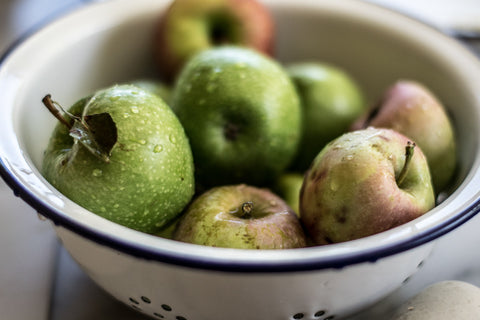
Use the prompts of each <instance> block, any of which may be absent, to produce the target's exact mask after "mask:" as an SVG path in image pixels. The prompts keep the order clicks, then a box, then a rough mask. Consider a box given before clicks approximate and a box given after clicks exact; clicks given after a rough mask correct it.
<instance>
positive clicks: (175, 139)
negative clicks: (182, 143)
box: [168, 134, 177, 144]
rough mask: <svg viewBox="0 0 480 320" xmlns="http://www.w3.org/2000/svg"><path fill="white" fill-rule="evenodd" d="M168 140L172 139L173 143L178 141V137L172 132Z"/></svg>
mask: <svg viewBox="0 0 480 320" xmlns="http://www.w3.org/2000/svg"><path fill="white" fill-rule="evenodd" d="M168 140H170V142H171V143H173V144H175V143H177V138H176V137H175V135H174V134H170V135H169V136H168Z"/></svg>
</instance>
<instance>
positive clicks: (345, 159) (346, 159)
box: [342, 154, 353, 161]
mask: <svg viewBox="0 0 480 320" xmlns="http://www.w3.org/2000/svg"><path fill="white" fill-rule="evenodd" d="M342 160H343V161H350V160H353V155H352V154H349V155H347V156H345V157H343V158H342Z"/></svg>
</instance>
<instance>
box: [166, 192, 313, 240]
mask: <svg viewBox="0 0 480 320" xmlns="http://www.w3.org/2000/svg"><path fill="white" fill-rule="evenodd" d="M246 202H252V203H253V211H252V214H251V217H250V218H242V217H239V216H237V213H238V212H239V211H241V210H242V209H241V207H242V204H243V203H246ZM173 238H174V239H175V240H179V241H183V242H189V243H194V244H199V245H206V246H214V247H225V248H237V249H289V248H301V247H305V245H306V239H305V234H304V232H303V229H302V227H301V225H300V221H299V220H298V218H297V216H296V215H295V213H294V212H293V210H292V209H291V208H290V207H289V206H288V205H287V204H286V203H285V202H284V201H283V200H282V199H281V198H279V197H278V196H277V195H275V194H273V193H272V192H270V191H269V190H268V189H260V188H256V187H252V186H247V185H232V186H221V187H216V188H213V189H210V190H209V191H207V192H205V193H203V194H202V195H201V196H199V197H198V198H196V199H195V200H194V201H193V202H192V204H191V205H190V206H189V208H188V209H187V212H186V213H185V215H184V216H183V217H182V218H181V220H180V221H179V224H178V227H177V230H176V231H175V233H174V236H173Z"/></svg>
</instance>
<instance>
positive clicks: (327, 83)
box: [287, 62, 365, 172]
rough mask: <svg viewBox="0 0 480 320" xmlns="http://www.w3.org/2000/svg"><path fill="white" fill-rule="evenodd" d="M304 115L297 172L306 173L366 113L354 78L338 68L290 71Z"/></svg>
mask: <svg viewBox="0 0 480 320" xmlns="http://www.w3.org/2000/svg"><path fill="white" fill-rule="evenodd" d="M287 72H288V73H289V75H290V77H291V78H292V80H293V82H294V83H295V86H296V88H297V91H298V94H299V97H300V101H301V106H302V111H303V119H304V123H303V134H302V139H301V142H300V147H299V150H298V152H299V153H298V155H297V158H296V160H295V162H294V168H295V169H296V170H300V171H301V172H304V171H306V170H307V169H308V167H309V166H310V164H311V163H312V161H313V159H314V158H315V156H316V155H317V154H318V152H320V150H322V148H323V147H324V146H325V145H326V144H327V143H328V142H330V141H331V140H333V139H335V138H337V137H338V136H340V135H341V134H343V133H345V132H346V131H348V128H349V127H350V125H351V124H352V122H353V121H354V120H355V119H357V118H358V117H359V116H360V115H361V114H362V113H363V112H364V111H365V102H364V97H363V92H362V90H361V89H360V86H359V85H358V84H357V82H356V81H355V80H354V79H353V77H352V76H351V75H350V74H348V73H347V72H346V71H344V70H342V69H340V68H339V67H337V66H334V65H331V64H326V63H322V62H299V63H294V64H291V65H289V66H288V67H287Z"/></svg>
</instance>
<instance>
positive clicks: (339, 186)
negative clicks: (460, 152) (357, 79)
mask: <svg viewBox="0 0 480 320" xmlns="http://www.w3.org/2000/svg"><path fill="white" fill-rule="evenodd" d="M434 205H435V199H434V193H433V187H432V183H431V176H430V172H429V168H428V164H427V161H426V159H425V156H424V155H423V153H422V151H421V149H420V148H418V146H417V147H415V144H414V143H413V142H411V141H410V140H409V139H408V138H407V137H405V136H404V135H402V134H400V133H398V132H396V131H394V130H391V129H376V128H367V129H364V130H358V131H353V132H349V133H346V134H344V135H342V136H340V137H338V138H337V139H335V140H333V141H332V142H330V143H329V144H328V145H327V146H326V147H325V148H324V149H322V151H321V152H320V153H319V154H318V156H317V157H316V158H315V160H314V162H313V164H312V167H311V169H310V170H309V171H308V173H307V174H306V177H305V180H304V184H303V186H302V190H301V195H300V216H301V219H302V222H303V224H304V226H305V228H306V230H307V231H308V233H309V234H310V236H311V237H312V238H313V239H314V241H315V243H316V244H318V245H323V244H330V243H336V242H343V241H348V240H353V239H358V238H361V237H365V236H369V235H373V234H376V233H379V232H381V231H384V230H388V229H390V228H393V227H396V226H398V225H401V224H403V223H406V222H408V221H410V220H412V219H414V218H417V217H419V216H421V215H422V214H424V213H425V212H427V211H428V210H430V209H431V208H433V207H434Z"/></svg>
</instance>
